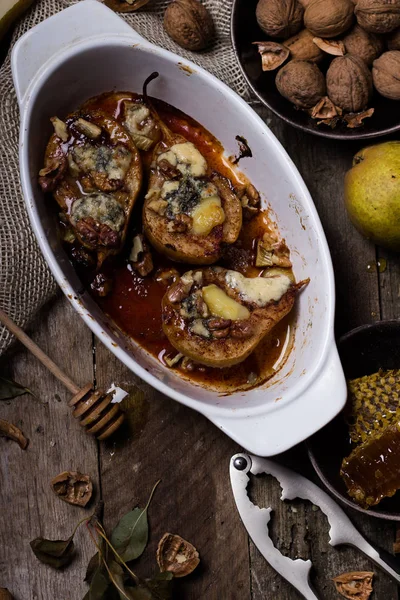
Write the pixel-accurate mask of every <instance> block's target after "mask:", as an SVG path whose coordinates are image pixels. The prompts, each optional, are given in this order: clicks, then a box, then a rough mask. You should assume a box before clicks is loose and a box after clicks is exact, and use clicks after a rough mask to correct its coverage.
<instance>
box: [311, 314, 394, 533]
mask: <svg viewBox="0 0 400 600" xmlns="http://www.w3.org/2000/svg"><path fill="white" fill-rule="evenodd" d="M338 347H339V354H340V358H341V361H342V365H343V369H344V372H345V375H346V378H347V379H353V378H356V377H361V376H363V375H370V374H372V373H376V372H377V371H378V370H379V369H399V368H400V321H380V322H378V323H374V324H373V325H363V326H362V327H357V329H353V330H352V331H350V332H349V333H347V334H346V335H344V336H343V337H342V338H341V340H340V341H339V346H338ZM321 401H323V398H321ZM308 452H309V457H310V460H311V462H312V464H313V467H314V469H315V470H316V472H317V474H318V475H319V477H320V479H321V480H322V482H323V483H324V484H325V485H326V487H327V488H328V489H329V491H330V492H331V493H332V494H333V495H334V496H336V498H338V499H339V500H340V501H341V502H343V503H344V504H346V505H347V506H350V507H351V508H354V509H355V510H357V511H358V512H362V513H364V514H366V515H370V516H371V517H377V518H379V519H387V520H390V521H400V492H397V493H396V494H395V495H394V496H393V497H392V498H385V499H384V500H382V502H380V503H379V504H378V506H376V507H373V508H370V509H369V510H365V509H363V508H361V507H360V506H358V504H356V503H355V502H353V500H352V499H351V498H350V497H349V496H348V495H347V493H346V486H345V485H344V482H343V480H342V478H341V477H340V475H339V471H340V465H341V462H342V459H343V458H344V457H345V456H348V454H349V453H350V443H349V434H348V430H347V427H346V424H345V422H344V419H343V417H342V416H341V415H339V416H338V417H336V419H334V420H333V421H332V422H331V423H330V424H329V425H327V426H326V427H324V428H323V429H322V430H321V431H319V432H318V433H317V434H315V435H314V436H313V437H312V438H311V439H310V440H309V442H308Z"/></svg>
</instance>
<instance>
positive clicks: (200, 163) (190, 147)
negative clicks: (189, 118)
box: [158, 142, 207, 177]
mask: <svg viewBox="0 0 400 600" xmlns="http://www.w3.org/2000/svg"><path fill="white" fill-rule="evenodd" d="M161 160H167V161H168V162H169V163H170V164H171V165H172V166H173V167H176V168H177V169H178V170H179V171H180V172H181V173H182V174H183V175H192V176H193V177H203V176H204V175H205V174H206V172H207V162H206V159H205V158H204V156H203V155H202V154H201V153H200V152H199V151H198V150H197V148H196V146H195V145H194V144H192V142H184V143H183V144H174V145H173V146H171V148H170V149H169V150H168V151H167V152H164V153H163V154H160V156H159V157H158V161H161Z"/></svg>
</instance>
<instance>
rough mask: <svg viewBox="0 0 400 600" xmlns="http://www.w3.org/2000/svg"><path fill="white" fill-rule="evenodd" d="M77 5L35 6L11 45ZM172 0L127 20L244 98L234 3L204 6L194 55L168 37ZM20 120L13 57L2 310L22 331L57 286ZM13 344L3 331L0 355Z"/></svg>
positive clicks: (5, 96) (1, 222)
mask: <svg viewBox="0 0 400 600" xmlns="http://www.w3.org/2000/svg"><path fill="white" fill-rule="evenodd" d="M74 3H75V2H74V1H73V0H37V2H36V4H35V5H34V6H33V7H32V8H31V9H30V11H29V12H28V13H27V14H26V15H25V16H24V17H23V18H22V20H21V21H20V22H19V24H18V25H17V26H16V29H15V32H14V35H13V39H12V43H14V42H15V41H16V40H17V39H18V38H19V37H20V36H21V35H22V34H23V33H25V32H26V31H27V30H28V29H30V28H31V27H33V26H34V25H37V24H38V23H40V21H43V19H45V18H46V17H49V16H50V15H52V14H54V13H56V12H58V11H60V10H62V9H64V8H67V7H68V6H71V5H72V4H74ZM168 3H169V2H168V0H150V2H149V4H147V5H146V6H145V7H144V8H143V9H142V10H140V11H137V12H135V13H131V14H126V15H123V18H124V19H125V20H126V21H127V22H128V23H129V24H130V25H131V26H132V27H134V28H135V29H136V30H137V31H138V32H139V33H140V34H141V35H143V36H144V37H145V38H147V39H148V40H149V41H150V42H153V43H154V44H157V45H159V46H162V47H164V48H168V49H169V50H172V51H173V52H176V53H178V54H180V55H181V56H183V57H185V58H188V59H191V60H192V61H194V62H195V63H196V64H198V65H201V66H202V67H204V68H205V69H207V70H209V71H210V72H212V73H213V74H214V75H216V76H217V77H219V78H220V79H222V80H223V81H225V83H227V84H228V85H229V86H230V87H232V88H233V89H234V90H235V91H236V92H238V93H239V94H240V95H242V96H244V97H246V96H247V94H248V92H247V89H246V84H245V81H244V79H243V76H242V74H241V71H240V69H239V66H238V64H237V62H236V59H235V56H234V53H233V49H232V46H231V43H230V16H231V8H232V0H204V3H205V4H206V6H207V7H208V8H209V9H210V11H211V13H212V15H213V18H214V23H215V25H216V32H217V35H216V41H215V43H214V45H213V46H212V48H211V49H210V50H208V51H205V52H201V53H192V52H188V51H186V50H183V49H182V48H180V47H179V46H177V45H176V44H175V43H174V42H173V41H172V40H171V39H170V38H169V37H168V35H167V34H166V33H165V31H164V29H163V26H162V15H163V13H164V10H165V7H166V6H167V5H168ZM18 134H19V114H18V105H17V100H16V97H15V93H14V88H13V84H12V78H11V68H10V56H8V57H7V58H6V60H5V62H4V64H3V66H2V68H1V70H0V306H1V307H2V308H3V309H4V310H5V311H6V312H7V313H8V314H9V315H10V317H11V318H12V319H14V320H15V321H16V322H17V324H18V325H20V326H22V327H24V326H25V325H26V324H27V323H28V322H29V320H30V319H31V318H32V316H33V315H34V313H35V312H36V311H37V310H38V309H39V308H40V307H41V306H42V305H43V304H44V303H45V302H46V301H47V300H48V299H49V298H50V297H51V296H52V295H53V294H54V293H55V290H56V285H55V282H54V280H53V278H52V276H51V274H50V272H49V270H48V268H47V266H46V264H45V262H44V260H43V258H42V255H41V253H40V250H39V248H38V246H37V244H36V241H35V238H34V234H33V232H32V230H31V228H30V224H29V220H28V216H27V213H26V210H25V205H24V200H23V197H22V192H21V187H20V181H19V170H18ZM11 341H12V337H11V336H10V335H9V333H8V332H7V331H6V330H5V329H2V328H1V327H0V355H1V354H2V353H4V351H5V350H6V348H7V347H8V346H9V344H10V343H11Z"/></svg>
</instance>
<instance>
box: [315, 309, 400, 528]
mask: <svg viewBox="0 0 400 600" xmlns="http://www.w3.org/2000/svg"><path fill="white" fill-rule="evenodd" d="M382 325H383V326H384V327H386V326H389V327H393V326H395V327H398V328H399V329H400V319H388V320H382V321H375V323H368V324H366V325H360V326H359V327H355V328H354V329H351V330H350V331H348V332H347V333H345V334H344V335H342V336H341V337H340V339H339V342H338V348H339V354H340V346H341V344H343V343H344V342H346V341H347V340H348V339H350V338H352V337H354V336H356V335H358V334H360V333H362V332H364V331H370V330H372V329H376V328H377V327H382ZM306 447H307V453H308V457H309V459H310V462H311V464H312V466H313V468H314V470H315V472H316V473H317V475H318V477H319V478H320V480H321V482H322V483H323V484H324V486H325V487H326V488H327V489H328V490H329V491H330V493H331V494H332V495H333V496H335V498H337V499H338V500H339V501H340V502H341V503H342V504H345V505H346V506H348V507H349V508H352V509H353V510H356V511H357V512H360V513H362V514H364V515H366V516H368V517H374V518H375V519H384V520H386V521H400V512H387V511H383V510H377V509H370V510H367V509H365V508H362V507H361V506H358V504H356V503H355V502H353V501H352V500H350V499H349V498H347V497H346V496H343V495H342V494H341V493H340V492H339V491H338V490H337V489H336V488H335V486H334V485H332V483H331V482H330V481H328V479H327V478H326V477H325V475H324V474H323V472H322V470H321V468H320V466H319V463H318V459H317V458H316V456H315V453H314V451H313V448H312V438H310V440H308V441H307V442H306ZM378 506H379V505H378Z"/></svg>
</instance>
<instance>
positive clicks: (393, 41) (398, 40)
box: [387, 27, 400, 50]
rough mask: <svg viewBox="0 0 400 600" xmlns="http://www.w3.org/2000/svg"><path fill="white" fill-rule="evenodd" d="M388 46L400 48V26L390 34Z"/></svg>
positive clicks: (389, 47)
mask: <svg viewBox="0 0 400 600" xmlns="http://www.w3.org/2000/svg"><path fill="white" fill-rule="evenodd" d="M387 47H388V50H400V27H399V29H396V30H395V31H393V33H391V34H390V35H389V36H388V38H387Z"/></svg>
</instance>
